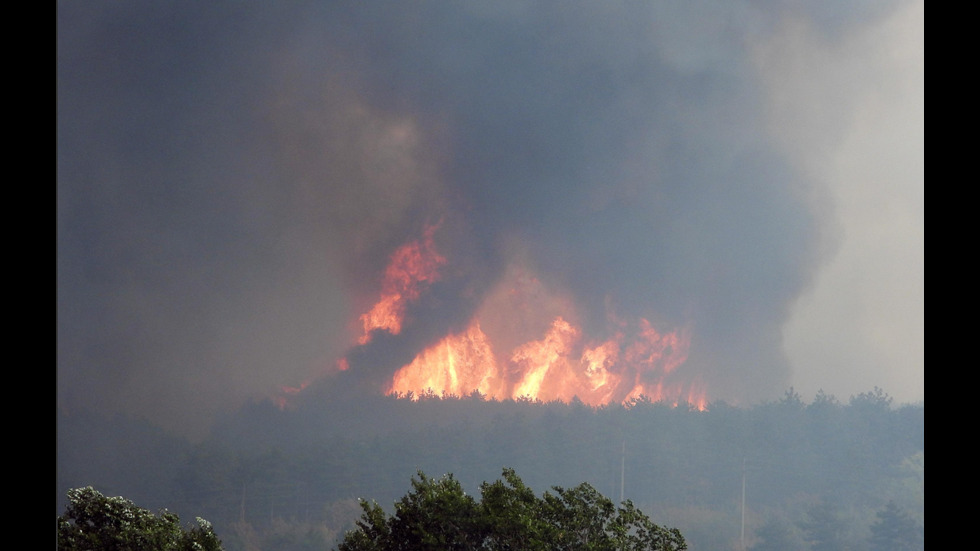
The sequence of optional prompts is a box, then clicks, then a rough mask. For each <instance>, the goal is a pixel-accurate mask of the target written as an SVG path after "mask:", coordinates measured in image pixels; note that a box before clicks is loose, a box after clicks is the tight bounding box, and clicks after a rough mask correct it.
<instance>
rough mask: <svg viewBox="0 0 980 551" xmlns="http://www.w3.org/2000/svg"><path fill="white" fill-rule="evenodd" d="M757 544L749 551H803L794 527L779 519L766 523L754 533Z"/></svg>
mask: <svg viewBox="0 0 980 551" xmlns="http://www.w3.org/2000/svg"><path fill="white" fill-rule="evenodd" d="M755 536H756V538H758V542H757V543H756V544H755V545H753V546H752V547H751V548H750V549H751V551H786V550H787V549H803V548H804V547H805V545H804V544H803V542H802V540H801V538H800V536H799V535H798V534H797V532H796V530H795V529H794V527H793V526H792V525H791V524H790V523H788V522H786V521H785V520H782V519H780V518H771V519H769V520H768V521H766V523H765V524H763V525H762V526H761V527H760V528H759V529H758V530H756V533H755Z"/></svg>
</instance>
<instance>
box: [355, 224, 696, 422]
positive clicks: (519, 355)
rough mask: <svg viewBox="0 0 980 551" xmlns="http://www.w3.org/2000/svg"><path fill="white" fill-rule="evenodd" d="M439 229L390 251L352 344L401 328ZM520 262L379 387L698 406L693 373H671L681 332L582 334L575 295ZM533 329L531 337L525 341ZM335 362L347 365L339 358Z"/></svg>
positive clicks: (634, 324) (421, 285)
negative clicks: (460, 320) (459, 322)
mask: <svg viewBox="0 0 980 551" xmlns="http://www.w3.org/2000/svg"><path fill="white" fill-rule="evenodd" d="M437 228H438V225H436V226H428V227H426V228H425V231H424V234H423V237H422V238H421V239H419V240H415V241H411V242H409V243H407V244H405V245H403V246H401V247H399V248H398V249H397V250H396V251H395V253H394V254H392V256H391V258H390V262H389V264H388V267H387V269H386V271H385V274H384V279H383V283H382V288H381V293H380V295H381V296H380V297H379V299H378V301H377V302H376V303H375V305H374V306H373V307H372V308H371V309H370V311H368V312H366V313H365V314H363V315H362V316H361V317H360V320H361V323H362V324H363V328H364V333H363V335H362V336H361V337H360V338H359V340H358V342H359V344H360V345H366V344H368V343H369V342H370V341H371V338H372V335H373V332H374V331H377V330H383V331H387V332H389V333H391V334H393V335H397V334H399V333H400V332H401V330H402V324H403V323H404V322H405V312H406V308H407V306H408V304H409V303H411V302H414V301H417V300H419V298H420V296H421V294H422V292H423V291H424V289H425V287H426V286H428V285H430V284H431V283H433V282H435V281H437V280H438V279H439V277H440V276H439V269H440V267H441V266H442V265H443V264H445V263H446V258H445V257H444V256H442V255H441V254H439V252H438V251H437V250H436V248H435V245H434V243H433V236H434V233H435V231H436V229H437ZM522 265H523V263H520V262H518V263H516V264H515V265H514V266H512V269H511V270H510V273H509V275H508V276H505V277H504V278H503V280H502V281H501V282H500V284H499V286H498V288H497V290H496V291H495V292H492V293H490V294H489V295H487V297H486V298H485V300H484V303H483V305H482V306H481V308H480V309H479V310H478V311H477V313H476V314H475V315H474V317H473V318H472V319H471V321H470V323H469V325H468V326H467V328H466V329H465V330H463V331H462V332H459V333H455V334H450V335H447V336H445V337H444V338H442V339H441V340H439V341H438V342H435V343H434V344H432V345H431V346H429V347H428V348H426V349H424V350H423V351H422V352H420V353H419V354H418V355H417V356H416V357H415V358H414V359H413V360H412V361H411V362H410V363H408V364H407V365H404V366H402V367H401V368H400V369H398V370H397V371H396V372H395V373H394V375H393V377H392V379H391V384H390V386H389V387H388V388H387V390H386V392H387V393H388V394H390V395H397V396H410V397H413V398H414V399H418V398H419V397H421V396H423V395H431V394H436V395H442V396H446V395H454V396H466V395H469V394H471V393H473V392H479V393H480V394H481V395H483V396H485V397H487V398H490V399H498V400H503V399H533V400H539V401H553V400H561V401H565V402H570V401H572V400H574V399H578V400H580V401H582V402H584V403H586V404H589V405H593V406H600V405H605V404H609V403H614V402H615V403H629V402H631V401H634V400H639V399H649V400H653V401H669V402H672V403H674V404H675V405H676V404H680V403H682V402H686V403H687V404H689V405H692V406H694V407H698V408H700V409H704V408H705V406H706V394H705V391H704V388H703V385H702V384H701V382H700V379H698V378H697V377H690V376H677V372H678V370H679V369H680V368H681V366H682V365H683V364H684V362H685V361H686V360H687V356H688V350H689V348H690V338H689V332H688V331H686V330H682V331H666V332H662V331H661V330H658V329H657V328H656V327H654V325H653V324H652V323H651V322H650V321H649V320H647V319H645V318H638V319H637V320H635V321H624V320H620V319H615V318H611V320H610V321H611V322H612V323H611V324H610V328H611V329H612V336H611V337H608V338H605V339H590V338H587V337H586V336H585V335H583V331H582V329H581V328H580V327H578V326H577V325H576V323H575V322H574V319H576V317H577V316H576V312H575V310H576V308H575V301H574V300H571V299H569V298H568V297H567V296H565V295H563V294H561V293H555V292H552V291H549V290H548V289H546V288H545V286H544V285H543V284H542V283H541V281H540V280H539V279H538V278H537V277H534V275H533V274H531V273H530V272H529V271H528V270H527V269H524V268H523V267H521V266H522ZM481 320H482V321H481ZM484 322H486V323H484ZM490 329H492V330H490ZM535 334H537V335H538V337H539V338H537V339H534V338H532V339H530V340H529V339H528V337H529V336H533V335H535ZM338 368H339V369H341V370H346V369H347V368H348V364H347V362H346V359H342V360H341V361H340V363H338Z"/></svg>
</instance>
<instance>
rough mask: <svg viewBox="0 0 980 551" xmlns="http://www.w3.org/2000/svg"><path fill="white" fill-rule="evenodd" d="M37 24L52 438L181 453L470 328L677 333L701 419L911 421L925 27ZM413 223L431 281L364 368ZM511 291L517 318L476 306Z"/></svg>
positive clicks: (493, 8)
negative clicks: (373, 311)
mask: <svg viewBox="0 0 980 551" xmlns="http://www.w3.org/2000/svg"><path fill="white" fill-rule="evenodd" d="M57 25H58V29H57V54H58V55H57V105H56V107H57V141H56V143H57V194H56V203H57V204H56V222H57V291H56V292H57V405H58V408H59V411H61V412H62V413H65V414H71V413H73V412H79V411H87V410H94V411H98V412H102V413H106V414H116V413H122V414H126V415H132V416H135V417H138V418H145V419H148V420H150V421H151V422H154V423H157V424H159V425H161V426H163V427H164V428H167V429H168V430H173V431H175V432H178V433H182V434H187V435H197V436H200V435H201V434H202V433H203V432H204V431H206V430H207V427H208V426H209V425H210V424H211V423H212V422H213V421H214V420H215V419H216V418H217V417H219V416H221V415H223V414H226V413H227V412H229V411H234V410H235V409H236V408H238V407H240V406H241V405H242V404H244V403H246V402H247V401H249V400H255V399H262V398H266V397H270V396H273V395H275V394H276V393H278V392H280V389H281V388H282V387H299V386H302V385H303V384H305V383H308V382H310V381H316V380H319V379H323V378H325V377H326V378H327V379H328V380H329V376H330V374H331V373H334V372H336V371H337V369H338V368H337V365H338V364H337V362H338V359H340V358H345V357H349V358H351V362H350V367H349V370H350V371H351V372H363V373H368V372H371V373H372V376H377V377H380V378H384V377H390V375H391V374H392V372H393V371H394V370H395V369H397V368H398V367H400V366H401V365H404V364H405V363H408V361H410V360H411V358H412V357H413V356H414V354H416V353H418V352H419V351H420V347H422V346H423V345H424V344H426V343H431V342H432V340H433V339H436V338H438V337H439V336H441V335H445V334H448V333H452V332H455V331H459V330H461V329H462V328H463V327H464V326H465V324H466V323H467V322H468V321H469V320H471V319H473V317H474V316H476V315H485V316H489V314H488V311H489V312H490V314H492V316H491V317H493V319H495V320H496V323H497V324H498V325H500V326H506V327H509V328H515V327H525V325H526V326H528V327H538V325H540V323H541V321H540V320H538V319H537V318H538V317H541V316H543V315H544V313H550V312H552V311H558V310H560V311H562V312H563V314H564V315H565V316H567V317H568V318H569V319H572V320H574V321H575V323H577V324H578V325H579V326H580V327H581V328H582V330H583V332H584V333H586V334H589V335H596V336H597V338H603V337H604V336H607V335H608V333H609V332H610V331H612V330H613V329H611V327H612V325H613V324H612V323H611V321H610V320H614V319H615V320H620V319H628V320H638V319H641V318H642V319H644V320H649V321H650V322H651V323H653V324H654V325H655V326H657V327H659V328H661V329H662V330H664V331H670V330H678V331H683V332H686V333H685V334H688V335H690V339H691V343H690V351H689V354H688V355H687V357H686V362H685V364H684V365H683V366H682V368H680V369H679V370H678V373H679V375H678V377H682V378H683V377H687V378H689V379H690V380H694V379H696V380H697V381H699V384H701V385H703V388H704V390H705V392H706V393H707V395H708V397H709V398H710V399H712V400H714V399H718V400H725V401H728V402H733V403H739V404H751V403H755V402H758V401H762V400H774V399H779V398H780V397H781V396H782V395H783V394H784V392H785V391H786V390H787V389H788V388H793V389H794V390H795V391H796V392H798V393H800V394H801V395H802V396H803V398H804V399H806V400H810V399H812V398H813V396H815V395H816V394H817V392H819V391H823V392H825V393H828V394H832V395H834V396H836V397H838V398H839V399H841V400H842V401H846V400H847V399H848V398H849V397H850V396H852V395H855V394H858V393H862V392H868V391H871V390H872V389H873V388H874V387H878V388H881V389H882V390H883V391H884V392H886V393H888V394H889V395H890V396H892V397H893V398H894V400H895V401H896V402H898V403H903V402H920V401H922V400H923V398H924V361H925V360H924V193H923V190H924V186H923V184H924V155H923V150H924V140H923V134H924V132H923V127H924V105H923V104H924V101H923V95H924V79H923V75H924V42H923V34H924V32H923V31H924V29H923V27H924V10H923V3H922V2H914V1H901V0H896V1H884V0H882V1H867V2H823V3H806V2H795V1H790V0H786V1H764V0H742V1H734V2H712V1H696V2H684V3H667V2H665V3H634V2H602V3H599V2H561V3H555V2H539V3H529V2H522V1H506V2H496V3H493V4H487V5H484V4H467V3H450V2H420V3H406V4H404V5H399V4H396V5H391V4H385V5H382V4H381V3H365V2H313V1H307V2H290V3H275V4H267V3H260V2H237V3H219V4H213V3H208V4H202V3H198V2H192V1H176V2H167V3H151V2H129V3H120V2H89V3H67V2H65V3H59V5H58V13H57ZM428 228H436V229H435V230H434V233H433V239H434V240H435V243H434V247H435V248H436V249H437V250H438V253H439V254H440V255H442V256H443V257H444V258H445V259H446V262H445V264H444V265H440V277H439V280H438V281H437V282H435V283H434V284H433V285H431V287H430V288H428V289H427V290H426V291H425V294H424V296H423V297H422V298H420V299H419V300H418V302H417V304H413V305H412V307H411V310H410V311H409V312H408V313H409V321H410V323H409V328H408V329H406V331H405V332H404V333H403V334H401V335H398V336H397V338H391V339H387V340H385V339H379V340H381V341H384V342H381V343H379V344H371V345H359V344H358V336H359V331H362V327H360V326H359V317H360V316H361V315H362V314H363V313H365V312H366V311H368V310H369V309H370V308H371V305H372V304H373V303H374V302H375V301H376V300H377V299H378V293H379V290H380V288H381V287H382V279H383V277H384V274H385V269H386V266H387V264H388V262H389V260H390V259H391V255H392V254H393V253H395V251H397V250H398V249H399V247H402V246H404V245H406V244H407V243H412V242H414V241H417V240H419V239H422V238H423V237H424V235H425V233H426V231H427V229H428ZM529 281H530V282H533V289H532V291H533V293H530V292H529V293H528V294H533V295H534V297H533V298H534V301H535V302H533V308H531V309H530V310H529V312H530V313H523V314H522V313H520V312H518V311H517V310H514V314H513V316H510V315H508V312H510V310H507V308H506V307H497V308H491V307H490V306H488V305H493V304H499V303H498V302H494V301H495V300H497V299H496V298H494V297H499V296H501V293H504V295H506V292H505V291H506V290H507V289H512V288H513V286H514V285H515V282H525V283H526V282H529ZM525 290H527V289H525ZM535 324H538V325H535ZM531 338H538V336H534V337H531ZM328 384H329V383H328ZM337 384H341V383H337Z"/></svg>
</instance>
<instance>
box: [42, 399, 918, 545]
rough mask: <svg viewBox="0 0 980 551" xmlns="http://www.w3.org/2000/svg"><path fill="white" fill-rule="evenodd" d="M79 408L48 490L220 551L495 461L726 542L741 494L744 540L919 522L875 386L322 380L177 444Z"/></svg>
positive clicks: (474, 472)
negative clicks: (119, 503) (171, 520)
mask: <svg viewBox="0 0 980 551" xmlns="http://www.w3.org/2000/svg"><path fill="white" fill-rule="evenodd" d="M95 423H96V422H95V421H94V420H85V419H80V418H78V417H70V418H61V419H59V442H58V445H59V450H58V453H59V465H58V491H59V493H60V494H61V495H63V494H64V492H65V491H66V490H67V488H69V487H76V486H83V485H93V486H95V487H96V488H98V489H101V490H102V491H104V492H107V493H111V494H113V495H115V494H121V495H126V496H127V497H130V498H133V499H136V500H138V501H140V502H142V503H144V504H146V505H147V506H149V507H169V508H171V509H172V510H175V511H176V512H178V513H184V512H185V511H187V512H188V513H185V514H193V515H200V516H203V517H205V518H207V519H208V520H210V521H211V522H213V523H214V526H215V530H216V531H217V533H218V534H219V535H220V536H221V537H222V539H223V540H224V541H225V545H226V548H227V549H229V550H234V549H245V548H246V544H247V543H248V544H249V545H253V546H257V547H259V548H261V549H323V548H325V546H329V545H330V544H333V543H334V542H335V538H336V537H337V536H338V535H339V534H342V532H343V530H344V529H346V528H348V527H349V526H350V523H351V522H352V521H353V520H354V519H355V518H356V517H357V516H358V514H359V512H360V509H359V507H358V505H357V499H358V498H367V499H375V500H377V501H378V502H379V503H380V504H382V505H390V504H391V503H392V502H393V501H394V500H395V499H397V498H398V497H399V496H401V495H403V494H404V491H405V488H406V485H407V482H408V480H409V478H410V477H411V476H412V475H413V474H414V473H416V472H417V471H418V470H424V471H425V472H426V473H428V474H432V475H441V474H444V473H453V475H454V476H455V477H456V479H458V480H459V481H460V482H461V484H462V485H463V487H464V488H465V489H466V490H467V491H469V492H474V493H475V492H476V491H477V490H478V487H479V484H480V483H481V482H483V481H486V480H493V479H495V478H496V477H498V476H499V474H500V472H501V468H505V467H506V468H513V469H515V470H516V471H517V472H519V473H521V477H522V478H523V480H524V482H525V483H526V484H527V485H528V486H529V487H531V488H533V489H535V490H536V491H539V492H540V491H543V490H547V489H548V488H550V487H552V486H556V485H557V486H566V487H571V486H574V485H577V484H579V483H582V482H588V483H589V484H591V485H593V486H594V487H595V488H596V489H598V490H599V491H601V492H602V493H603V494H605V495H607V496H610V497H611V498H613V499H614V500H617V501H618V500H619V498H620V497H623V498H626V499H631V500H632V501H633V502H634V503H636V504H637V505H638V506H639V507H641V508H642V509H643V510H644V511H646V512H647V513H648V514H650V516H651V518H652V519H653V520H654V521H655V522H658V523H663V524H669V525H672V526H676V527H678V528H680V529H681V531H682V532H683V533H684V535H685V537H686V538H687V540H688V542H689V544H690V546H691V549H695V550H696V549H704V550H707V549H734V548H735V546H737V544H738V543H739V540H740V538H741V537H742V536H741V534H742V528H743V523H742V515H741V503H742V499H743V495H744V500H745V517H744V519H745V520H744V533H745V541H746V544H747V545H749V546H751V545H757V546H758V547H757V548H758V549H764V548H765V547H764V545H765V544H766V537H767V536H766V534H769V536H768V538H769V540H770V541H771V540H773V538H775V536H773V535H772V534H774V533H776V532H779V533H781V534H782V535H781V536H780V537H786V538H790V541H794V540H793V538H795V540H796V541H805V540H806V538H808V537H809V538H811V539H812V537H814V536H813V535H812V532H814V531H816V532H819V531H820V530H821V526H820V523H823V524H824V525H826V524H827V523H832V524H833V523H836V525H835V526H834V527H833V530H835V531H836V532H839V533H842V534H845V535H846V536H847V537H848V538H849V540H851V541H854V542H865V541H868V540H869V538H870V527H871V526H872V525H873V524H874V522H875V519H876V514H877V513H878V512H879V511H882V510H883V509H884V508H885V507H886V505H887V504H889V503H892V504H893V506H895V507H898V508H899V509H900V511H902V512H907V513H908V514H909V515H910V516H911V518H912V519H914V520H915V521H916V522H917V523H918V524H919V525H923V524H924V479H923V476H924V464H923V460H924V453H923V452H924V437H925V434H924V433H925V427H924V409H923V405H922V404H917V405H895V404H893V403H892V400H891V398H890V397H888V396H887V394H885V393H883V392H882V391H881V390H879V389H874V391H871V392H867V393H863V394H860V395H858V396H854V397H852V398H850V399H849V400H848V401H847V402H846V403H842V402H840V401H839V400H838V399H837V398H835V397H833V396H827V395H823V394H821V395H818V396H817V397H816V398H815V399H814V400H813V401H812V402H810V403H805V402H804V401H802V400H801V399H800V397H799V395H797V394H795V393H794V392H793V391H792V390H790V391H787V393H786V395H785V396H784V397H783V399H781V400H779V401H776V402H771V403H765V404H761V405H756V406H753V407H746V408H742V407H734V406H729V405H727V404H724V403H714V404H710V405H709V407H708V408H707V409H706V410H704V411H699V410H697V409H696V408H688V407H686V406H685V405H683V404H681V405H678V406H674V405H672V404H664V403H653V402H650V401H647V400H640V401H635V402H633V403H631V404H629V405H628V406H609V407H603V408H598V409H595V408H591V407H588V406H585V405H583V404H581V403H572V404H565V403H561V402H553V403H539V402H532V401H510V400H508V401H503V402H497V401H488V400H484V399H483V398H482V397H481V396H479V395H473V396H467V397H449V398H439V397H435V396H424V397H422V398H421V399H419V400H417V401H413V400H407V399H404V398H402V399H398V398H394V397H386V396H370V397H365V396H360V395H359V396H354V395H344V394H342V393H339V392H333V391H331V392H327V391H324V392H321V393H320V394H317V393H311V394H310V397H309V399H308V400H306V401H304V402H303V403H300V404H296V405H295V406H294V407H292V408H286V409H280V408H279V407H277V406H276V405H274V404H273V403H272V402H259V403H254V404H252V405H251V406H249V407H247V408H245V409H243V410H242V411H240V412H239V413H238V414H237V415H234V416H231V417H230V418H228V419H226V420H225V422H223V423H222V424H220V425H219V426H218V427H217V428H216V429H215V430H214V431H213V434H212V435H211V436H210V437H208V438H207V439H205V440H204V441H202V442H200V443H196V444H193V445H192V444H191V443H188V442H184V441H180V440H178V439H174V438H172V437H169V436H167V435H165V434H163V433H160V432H153V431H149V432H147V431H144V430H143V428H140V427H139V425H138V424H137V423H131V424H129V425H127V426H126V430H121V429H120V428H119V427H120V426H121V425H120V423H116V428H115V431H116V432H114V433H113V434H116V435H121V436H120V437H119V438H118V439H117V440H115V441H111V440H110V439H111V438H112V437H111V436H110V435H104V436H103V437H102V438H103V439H102V440H98V439H95V436H93V434H95V433H93V432H92V431H93V430H94V427H93V426H92V425H94V424H95ZM144 428H145V427H144ZM107 450H112V454H111V455H107V454H106V452H107ZM743 488H744V494H743ZM62 502H63V501H62V498H60V497H59V513H60V512H61V510H60V508H61V507H62ZM824 528H827V529H830V528H828V527H827V526H824ZM861 545H863V544H861ZM861 545H856V546H854V547H853V548H854V549H864V548H865V547H861ZM253 548H255V547H253Z"/></svg>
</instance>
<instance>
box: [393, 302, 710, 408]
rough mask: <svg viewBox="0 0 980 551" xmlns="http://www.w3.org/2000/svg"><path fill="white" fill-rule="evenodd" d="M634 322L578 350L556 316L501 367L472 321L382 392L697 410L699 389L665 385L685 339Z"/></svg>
mask: <svg viewBox="0 0 980 551" xmlns="http://www.w3.org/2000/svg"><path fill="white" fill-rule="evenodd" d="M638 324H639V330H638V331H637V332H636V334H635V335H634V336H633V337H631V338H627V337H626V336H625V335H624V334H623V333H618V334H617V335H615V336H614V337H613V338H611V339H609V340H606V341H603V342H598V343H595V344H593V345H582V344H581V340H582V332H581V330H580V329H579V328H577V327H576V326H574V325H572V324H571V323H570V322H568V321H567V320H565V319H564V318H562V317H560V316H559V317H556V318H555V319H554V320H553V321H552V324H551V326H550V327H549V328H548V330H547V331H546V333H545V335H544V336H543V338H541V339H540V340H534V341H529V342H526V343H524V344H521V345H519V346H518V347H517V348H515V349H514V350H513V351H512V352H511V354H510V355H509V360H508V361H506V362H501V361H499V360H498V359H497V356H496V355H495V354H494V351H493V346H492V344H491V342H490V340H489V338H488V337H487V335H486V334H485V333H484V332H483V331H482V329H481V327H480V322H479V320H474V321H473V322H472V324H471V325H470V326H469V328H468V329H467V330H466V331H464V332H463V333H460V334H457V335H450V336H448V337H446V338H444V339H443V340H441V341H439V342H438V343H436V344H434V345H433V346H431V347H429V348H427V349H425V350H424V351H423V352H422V353H420V354H419V355H418V356H417V357H416V358H415V359H414V360H413V361H412V362H411V363H410V364H408V365H406V366H404V367H402V368H401V369H399V370H398V371H397V372H396V373H395V375H394V377H393V379H392V385H391V387H390V388H389V390H388V393H389V394H397V395H408V396H414V397H417V396H419V395H421V394H425V393H430V392H431V393H435V394H442V395H456V396H465V395H467V394H469V393H471V392H473V391H474V390H477V391H479V392H480V393H481V394H482V395H484V396H487V397H489V398H492V399H518V398H531V399H534V400H541V401H552V400H561V401H565V402H570V401H572V400H573V399H576V398H577V399H579V400H581V401H582V402H584V403H586V404H589V405H593V406H600V405H605V404H609V403H611V402H628V401H630V400H634V399H639V398H640V397H646V398H648V399H651V400H654V401H659V400H669V401H672V402H673V403H674V404H678V403H680V402H686V403H688V404H691V405H693V406H695V407H698V408H701V409H703V408H704V407H705V405H706V400H705V395H704V392H703V389H701V388H700V386H699V385H693V384H688V385H686V386H685V385H683V384H676V383H675V384H671V383H669V382H668V375H670V374H671V373H672V372H673V371H675V370H676V369H677V368H678V366H680V365H681V364H683V363H684V361H685V360H686V359H687V353H688V348H689V346H690V340H689V339H688V338H687V336H686V335H685V334H684V333H683V332H681V333H678V332H669V333H665V334H661V333H659V332H658V331H656V329H654V328H653V327H652V325H651V324H650V322H649V321H648V320H646V319H642V318H641V319H640V320H639V322H638Z"/></svg>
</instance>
